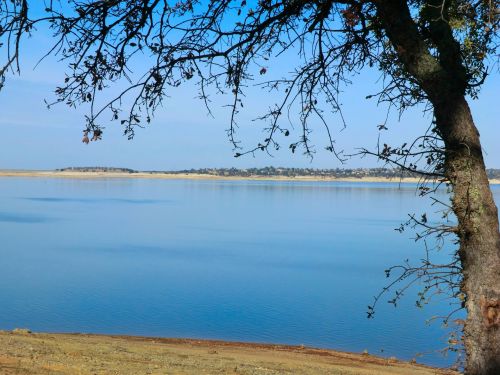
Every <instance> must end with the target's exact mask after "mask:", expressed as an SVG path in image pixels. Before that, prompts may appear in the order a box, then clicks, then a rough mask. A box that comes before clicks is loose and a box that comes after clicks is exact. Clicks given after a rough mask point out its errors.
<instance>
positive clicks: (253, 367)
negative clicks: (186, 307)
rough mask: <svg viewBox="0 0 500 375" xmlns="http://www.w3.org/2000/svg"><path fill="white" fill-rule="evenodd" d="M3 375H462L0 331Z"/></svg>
mask: <svg viewBox="0 0 500 375" xmlns="http://www.w3.org/2000/svg"><path fill="white" fill-rule="evenodd" d="M0 374H5V375H14V374H16V375H35V374H36V375H40V374H54V375H55V374H57V375H61V374H67V375H69V374H79V375H90V374H100V375H101V374H120V375H142V374H155V375H159V374H186V375H187V374H188V375H198V374H233V375H236V374H241V375H243V374H245V375H250V374H252V375H264V374H266V375H269V374H271V375H274V374H276V375H277V374H311V375H313V374H317V375H341V374H343V375H358V374H359V375H382V374H387V375H412V374H415V375H431V374H435V375H445V374H446V375H458V372H454V371H450V370H441V369H436V368H431V367H427V366H422V365H418V364H411V363H408V362H400V361H398V360H396V359H394V358H391V359H386V358H380V357H375V356H371V355H363V354H353V353H344V352H337V351H333V350H325V349H313V348H308V347H297V346H285V345H263V344H250V343H235V342H224V341H210V340H188V339H165V338H146V337H131V336H103V335H88V334H47V333H27V332H23V331H22V330H20V331H18V332H17V333H16V332H2V331H0Z"/></svg>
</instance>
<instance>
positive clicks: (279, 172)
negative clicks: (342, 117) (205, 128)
mask: <svg viewBox="0 0 500 375" xmlns="http://www.w3.org/2000/svg"><path fill="white" fill-rule="evenodd" d="M169 173H178V174H181V173H182V174H202V175H211V176H225V177H271V176H273V177H306V176H309V177H324V178H363V177H382V178H384V177H385V178H397V177H418V175H417V174H416V173H413V172H409V171H403V170H401V169H390V168H356V169H349V168H346V169H340V168H336V169H317V168H280V167H264V168H246V169H238V168H201V169H186V170H180V171H175V172H169Z"/></svg>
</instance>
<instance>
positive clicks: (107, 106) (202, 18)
mask: <svg viewBox="0 0 500 375" xmlns="http://www.w3.org/2000/svg"><path fill="white" fill-rule="evenodd" d="M41 3H43V8H44V9H41V10H40V9H36V8H37V7H38V8H40V4H41ZM31 8H34V9H36V10H35V11H33V12H32V11H31ZM499 23H500V7H499V4H498V1H497V0H474V1H472V0H469V1H466V0H311V1H306V0H286V1H279V0H252V1H245V0H235V1H230V0H221V1H215V0H205V1H197V0H179V1H167V0H106V1H103V0H68V1H61V2H59V1H56V0H45V1H43V2H42V1H34V0H3V1H1V2H0V46H1V47H0V48H1V51H2V55H1V58H2V59H3V60H2V61H1V62H0V87H1V86H2V85H3V84H4V79H5V76H6V74H7V72H8V71H9V69H11V70H14V71H15V70H18V68H19V64H18V62H19V54H20V52H21V51H22V47H21V46H22V42H23V40H24V37H25V36H27V35H28V34H30V33H35V32H37V30H38V29H40V28H44V27H45V28H46V27H50V30H51V32H52V34H53V38H54V43H53V46H52V48H49V50H48V51H47V53H48V54H53V55H57V56H59V57H60V58H61V59H62V60H63V61H64V62H66V63H67V68H68V71H67V73H68V74H67V77H66V79H65V80H64V82H62V83H61V86H60V87H58V88H57V89H56V94H57V98H58V99H57V101H58V102H61V103H66V104H68V105H70V106H74V105H79V104H82V103H90V104H91V110H90V112H89V114H88V116H87V118H86V121H87V122H86V127H85V134H84V141H85V142H89V141H91V140H98V139H100V138H101V137H102V127H101V126H102V123H103V121H104V120H105V119H107V118H109V117H112V118H114V119H115V120H116V121H118V122H119V123H121V125H122V126H123V127H124V132H125V134H126V135H127V136H128V137H130V138H131V137H133V135H134V130H135V129H136V128H137V127H138V126H143V125H145V124H148V123H149V122H150V121H152V115H153V113H154V111H155V109H157V108H158V106H159V105H160V104H161V103H162V100H163V98H164V97H165V95H166V94H167V93H169V92H170V89H171V88H172V87H177V86H179V85H182V84H183V83H184V82H186V81H189V80H196V82H197V83H198V87H199V93H200V98H201V99H202V100H204V101H205V103H206V104H207V106H208V107H209V100H208V97H207V90H208V89H209V88H215V89H216V90H217V91H219V92H221V93H223V92H224V93H228V94H229V95H231V96H232V100H231V103H232V104H231V106H232V112H231V116H230V120H229V129H228V136H229V139H230V142H232V144H233V145H234V147H235V149H236V150H235V156H241V155H243V154H247V153H252V152H258V151H260V150H262V151H267V150H272V149H274V148H278V147H279V146H280V144H281V143H283V141H284V140H285V139H287V138H286V137H288V136H290V138H293V137H294V135H296V134H297V132H296V131H297V130H299V131H298V136H296V138H293V139H292V140H291V141H289V142H286V146H287V147H288V148H289V149H290V150H291V151H292V152H295V151H298V150H302V151H303V152H304V153H306V154H310V153H311V144H310V139H309V134H310V131H311V123H312V121H311V119H312V118H314V117H315V118H316V119H317V120H319V123H322V124H323V125H324V127H325V128H326V130H327V134H328V135H330V132H329V130H328V125H329V123H330V120H329V119H328V118H327V117H326V115H325V113H326V112H325V109H328V110H333V111H337V112H338V111H339V110H340V107H339V105H338V95H339V94H340V93H341V92H340V90H341V88H342V85H344V84H348V83H349V77H351V76H352V75H353V74H355V73H357V72H359V71H361V70H362V69H365V68H366V69H369V68H372V69H378V70H379V71H380V72H382V74H383V75H384V80H383V86H382V87H381V89H380V91H379V92H378V93H377V94H374V95H373V96H374V97H377V98H378V100H379V101H380V102H387V103H388V104H390V105H391V106H393V107H396V108H398V109H399V110H401V111H404V110H405V109H407V108H409V107H412V106H415V105H419V104H423V105H426V106H427V108H428V109H429V110H432V111H433V118H434V120H433V124H432V126H431V127H430V129H425V128H423V129H422V132H421V136H420V137H418V139H416V140H415V142H413V143H410V144H405V145H402V146H398V147H392V146H389V145H383V147H380V149H379V150H376V151H370V150H365V152H366V153H367V154H374V155H376V156H378V157H379V158H381V159H383V160H385V161H388V162H391V163H393V164H394V165H396V166H400V167H403V168H407V169H409V170H412V171H414V172H419V173H420V174H421V175H422V176H425V177H427V178H429V179H430V180H432V181H434V182H437V183H439V182H441V183H446V184H449V186H450V187H451V189H452V202H451V207H450V209H451V210H452V211H453V212H454V214H455V216H456V219H457V222H458V223H457V225H456V226H453V227H444V226H443V227H439V228H434V229H432V230H431V229H429V233H433V234H437V235H441V234H451V235H453V236H455V237H456V239H457V242H458V244H459V246H458V249H457V260H456V262H453V263H452V264H450V265H449V268H448V269H447V270H445V269H439V272H442V274H441V273H437V276H436V277H437V278H436V279H435V286H436V287H438V288H440V287H442V286H443V285H441V284H442V283H444V284H446V283H451V284H450V285H449V288H451V289H450V290H451V291H452V293H453V294H454V295H455V296H456V297H457V298H461V299H463V301H464V306H465V308H466V310H467V320H466V323H465V326H464V329H463V332H464V343H465V350H466V354H467V363H466V368H465V370H466V373H467V374H471V375H479V374H491V375H493V374H499V373H500V234H499V223H498V211H497V207H496V206H495V202H494V201H493V196H492V193H491V190H490V187H489V183H488V178H487V174H486V169H485V165H484V161H483V154H482V150H481V142H480V137H479V132H478V130H477V128H476V126H475V124H474V120H473V117H472V114H471V111H470V109H469V105H468V103H467V101H468V100H469V98H476V97H477V96H478V94H479V89H480V87H481V85H482V84H483V83H484V81H485V79H486V78H487V75H488V74H490V73H493V71H488V68H487V66H488V64H489V65H490V66H497V65H496V64H498V52H499V51H498V43H499V42H500V38H498V28H499ZM287 51H293V52H294V53H295V54H296V55H298V56H299V58H298V59H297V66H296V69H295V71H293V72H291V73H290V74H288V75H287V76H285V77H283V78H280V79H271V80H268V81H266V73H268V69H269V68H270V67H272V66H273V59H275V58H276V56H277V55H278V54H280V53H286V52H287ZM138 54H142V55H143V56H145V59H146V60H147V61H148V63H149V66H148V68H147V69H146V70H145V71H144V75H142V76H140V77H139V78H137V79H136V80H135V78H134V79H130V80H128V79H129V65H130V64H131V63H132V61H133V59H134V56H137V55H138ZM127 80H128V81H127ZM252 80H257V81H258V82H259V83H260V84H261V85H262V86H263V87H264V88H268V89H272V90H277V91H278V93H281V99H280V100H279V101H278V102H276V103H275V105H274V106H271V107H268V104H269V103H266V104H265V108H263V111H265V112H263V113H262V116H261V117H260V118H259V119H260V120H261V121H262V122H263V123H265V124H266V125H265V129H266V130H267V135H266V136H265V138H264V139H263V140H262V141H261V142H260V143H258V144H257V145H255V147H252V148H250V149H243V150H241V149H239V147H240V146H239V143H238V140H237V138H236V134H235V131H236V127H237V121H238V113H239V112H240V111H241V110H243V109H244V108H243V105H244V98H245V97H244V92H245V89H246V87H247V85H248V84H249V83H250V82H251V81H252ZM124 82H125V83H126V85H127V86H126V88H125V89H123V90H122V89H120V93H119V94H118V96H116V97H114V98H113V99H111V100H110V101H108V102H107V103H104V104H102V103H101V101H100V96H101V95H102V93H103V92H108V91H109V90H108V88H109V86H110V85H111V86H112V84H113V83H120V84H121V86H120V87H124V86H123V83H124ZM111 92H112V91H111ZM99 103H101V104H102V105H98V104H99ZM124 103H126V105H124ZM294 108H299V110H298V113H297V114H296V115H295V113H290V112H293V111H292V110H293V109H294ZM105 115H106V117H105ZM287 116H288V117H289V118H291V119H292V121H293V122H296V123H297V125H298V126H297V128H298V129H297V128H296V129H295V131H292V129H289V126H288V124H289V123H288V119H287ZM383 127H384V126H383V125H381V128H383ZM327 142H328V144H327V146H326V148H327V150H329V151H331V152H332V153H333V154H335V155H336V156H337V157H338V158H339V159H341V158H342V155H341V154H340V153H339V152H338V150H337V149H336V148H335V145H334V140H333V139H332V138H331V137H330V136H328V139H327ZM416 223H418V224H420V225H422V226H423V227H424V228H425V227H426V225H428V224H427V223H426V222H425V221H424V220H416ZM424 271H427V272H430V271H429V269H427V270H425V269H424ZM436 272H438V271H436ZM456 276H458V281H457V278H456ZM456 282H459V285H457V284H456Z"/></svg>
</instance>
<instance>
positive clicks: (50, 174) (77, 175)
mask: <svg viewBox="0 0 500 375" xmlns="http://www.w3.org/2000/svg"><path fill="white" fill-rule="evenodd" d="M0 177H38V178H40V177H41V178H74V179H106V178H109V179H112V178H134V179H135V178H137V179H164V180H214V181H217V180H229V181H231V180H232V181H299V182H300V181H303V182H319V181H328V182H330V181H331V182H393V183H413V184H414V183H417V182H419V181H420V179H419V178H413V177H411V178H410V177H408V178H384V177H361V178H354V177H350V178H334V177H321V176H297V177H285V176H269V177H265V176H249V177H241V176H214V175H206V174H195V173H149V172H137V173H124V172H70V171H22V170H0ZM490 184H500V179H492V180H490Z"/></svg>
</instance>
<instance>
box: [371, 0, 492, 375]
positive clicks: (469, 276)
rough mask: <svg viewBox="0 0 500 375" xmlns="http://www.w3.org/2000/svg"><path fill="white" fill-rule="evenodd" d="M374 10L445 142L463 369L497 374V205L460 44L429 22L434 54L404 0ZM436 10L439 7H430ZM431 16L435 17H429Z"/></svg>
mask: <svg viewBox="0 0 500 375" xmlns="http://www.w3.org/2000/svg"><path fill="white" fill-rule="evenodd" d="M375 3H376V6H377V14H378V16H379V17H380V20H381V22H382V24H383V27H384V29H385V31H386V34H387V36H388V38H389V40H390V41H391V43H392V45H393V47H394V49H395V50H396V52H397V53H398V57H399V59H400V61H401V63H402V64H403V65H404V66H405V68H406V69H407V70H408V72H409V73H410V74H412V75H413V77H414V78H416V80H417V81H418V83H419V85H420V87H421V88H422V90H423V91H424V92H425V93H426V94H427V96H428V99H429V101H430V102H431V103H432V105H433V107H434V116H435V120H436V126H437V129H438V132H439V134H440V136H441V137H442V139H443V141H444V144H445V174H446V177H447V178H448V179H449V181H450V183H451V185H452V187H453V198H452V201H453V211H454V213H455V215H456V217H457V220H458V237H459V241H460V248H459V250H458V251H459V256H460V260H461V263H462V273H463V281H462V285H461V288H462V292H463V293H464V295H465V307H466V310H467V320H466V323H465V326H464V344H465V350H466V354H467V358H466V368H465V372H466V374H468V375H494V374H495V375H498V374H500V232H499V223H498V210H497V207H496V205H495V202H494V200H493V195H492V193H491V189H490V186H489V182H488V178H487V174H486V168H485V165H484V160H483V154H482V150H481V143H480V140H479V133H478V131H477V129H476V127H475V125H474V121H473V119H472V115H471V112H470V109H469V106H468V104H467V101H466V100H465V89H466V87H467V78H466V74H465V68H464V67H463V64H462V61H461V57H460V48H459V45H458V43H457V42H456V41H455V40H454V39H453V34H452V32H451V29H450V27H449V25H448V24H447V22H446V21H445V20H444V19H443V17H439V16H436V17H435V18H433V20H432V21H431V22H430V23H431V25H430V34H431V38H432V40H433V42H434V44H435V45H436V46H437V49H438V51H439V57H438V58H436V57H434V56H432V54H431V53H430V51H429V49H428V47H427V46H426V44H425V43H424V38H423V37H422V35H421V34H420V32H419V29H418V27H417V26H416V24H415V22H414V21H413V19H412V17H411V14H410V11H409V9H408V5H407V3H406V1H404V0H375ZM436 9H440V8H438V7H436ZM434 19H435V21H434Z"/></svg>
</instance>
